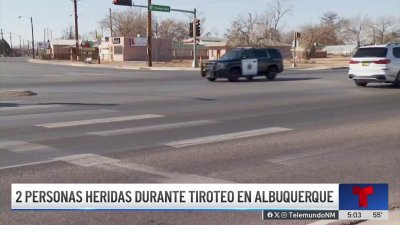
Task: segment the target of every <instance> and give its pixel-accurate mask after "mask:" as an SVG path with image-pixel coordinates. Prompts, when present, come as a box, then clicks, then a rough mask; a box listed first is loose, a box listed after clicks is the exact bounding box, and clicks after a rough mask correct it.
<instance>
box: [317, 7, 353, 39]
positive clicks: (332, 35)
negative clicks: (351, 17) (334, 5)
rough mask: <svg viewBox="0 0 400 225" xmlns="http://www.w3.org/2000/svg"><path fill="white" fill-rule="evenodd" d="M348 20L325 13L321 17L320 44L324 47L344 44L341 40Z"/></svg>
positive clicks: (332, 13) (333, 13)
mask: <svg viewBox="0 0 400 225" xmlns="http://www.w3.org/2000/svg"><path fill="white" fill-rule="evenodd" d="M345 24H346V20H344V19H342V18H340V17H339V15H338V14H337V13H335V12H325V13H323V15H322V17H321V24H320V32H321V33H320V35H321V36H320V37H319V38H318V39H319V40H318V41H319V43H320V44H322V45H337V44H343V40H341V38H340V37H341V36H342V33H343V32H344V29H343V28H344V27H345V26H344V25H345Z"/></svg>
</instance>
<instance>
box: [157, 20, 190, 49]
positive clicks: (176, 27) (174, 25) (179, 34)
mask: <svg viewBox="0 0 400 225" xmlns="http://www.w3.org/2000/svg"><path fill="white" fill-rule="evenodd" d="M157 32H158V36H159V37H161V38H170V39H172V41H173V42H175V43H179V42H182V41H183V40H184V39H186V38H187V37H188V36H189V28H188V23H185V22H184V21H180V20H176V19H166V20H162V21H161V22H159V25H158V31H157Z"/></svg>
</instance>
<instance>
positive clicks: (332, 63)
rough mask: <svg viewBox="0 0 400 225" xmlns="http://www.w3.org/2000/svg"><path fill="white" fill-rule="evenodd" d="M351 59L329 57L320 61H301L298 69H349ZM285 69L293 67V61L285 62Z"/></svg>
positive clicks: (298, 63)
mask: <svg viewBox="0 0 400 225" xmlns="http://www.w3.org/2000/svg"><path fill="white" fill-rule="evenodd" d="M349 61H350V58H349V57H339V56H338V57H328V58H320V59H310V60H299V61H298V62H297V67H299V68H315V67H330V68H338V67H348V66H349ZM284 64H285V67H287V68H289V67H291V66H292V61H291V60H285V61H284Z"/></svg>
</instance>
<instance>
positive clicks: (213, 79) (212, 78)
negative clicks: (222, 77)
mask: <svg viewBox="0 0 400 225" xmlns="http://www.w3.org/2000/svg"><path fill="white" fill-rule="evenodd" d="M207 80H208V81H211V82H214V81H216V80H217V78H215V77H207Z"/></svg>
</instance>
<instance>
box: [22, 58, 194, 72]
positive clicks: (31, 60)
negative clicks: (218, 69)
mask: <svg viewBox="0 0 400 225" xmlns="http://www.w3.org/2000/svg"><path fill="white" fill-rule="evenodd" d="M28 62H30V63H37V64H48V65H61V66H77V67H87V68H107V69H124V70H147V71H200V69H199V68H189V67H143V66H123V65H107V64H83V63H74V62H69V61H66V62H53V61H45V60H37V59H29V60H28Z"/></svg>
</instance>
